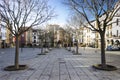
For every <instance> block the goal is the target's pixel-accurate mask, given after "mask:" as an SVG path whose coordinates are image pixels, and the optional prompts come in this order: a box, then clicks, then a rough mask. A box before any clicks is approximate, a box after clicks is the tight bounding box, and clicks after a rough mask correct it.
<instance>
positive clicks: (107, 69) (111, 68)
mask: <svg viewBox="0 0 120 80" xmlns="http://www.w3.org/2000/svg"><path fill="white" fill-rule="evenodd" d="M93 68H95V69H99V70H104V71H114V70H117V67H115V66H112V65H106V67H103V66H102V65H101V64H96V65H93Z"/></svg>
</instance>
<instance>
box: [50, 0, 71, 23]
mask: <svg viewBox="0 0 120 80" xmlns="http://www.w3.org/2000/svg"><path fill="white" fill-rule="evenodd" d="M63 1H64V0H49V5H50V6H52V7H53V8H54V10H55V13H56V14H57V17H55V18H54V19H52V20H51V21H50V22H49V23H52V24H59V25H63V24H65V22H66V20H67V17H68V15H69V10H68V7H67V6H65V5H64V4H63V3H62V2H63Z"/></svg>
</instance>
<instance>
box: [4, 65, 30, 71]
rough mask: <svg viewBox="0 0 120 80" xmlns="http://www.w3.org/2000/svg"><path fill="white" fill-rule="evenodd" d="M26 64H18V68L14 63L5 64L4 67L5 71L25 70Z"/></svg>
mask: <svg viewBox="0 0 120 80" xmlns="http://www.w3.org/2000/svg"><path fill="white" fill-rule="evenodd" d="M27 68H28V66H27V65H19V69H16V68H15V66H14V65H11V66H7V67H5V68H4V70H5V71H18V70H25V69H27Z"/></svg>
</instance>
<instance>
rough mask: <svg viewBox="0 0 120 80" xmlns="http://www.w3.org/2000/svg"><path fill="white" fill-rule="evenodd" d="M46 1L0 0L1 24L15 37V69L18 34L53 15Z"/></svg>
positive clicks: (16, 64) (17, 61) (17, 58)
mask: <svg viewBox="0 0 120 80" xmlns="http://www.w3.org/2000/svg"><path fill="white" fill-rule="evenodd" d="M47 2H48V1H47V0H1V1H0V16H1V18H0V21H1V25H2V26H5V27H6V28H7V29H9V30H10V31H11V33H12V34H13V35H14V36H15V38H16V49H15V69H19V36H20V35H21V34H23V33H24V32H26V31H28V30H29V29H30V28H31V27H34V26H37V25H40V24H42V23H44V22H46V21H48V20H50V19H51V18H52V17H53V16H54V13H53V10H52V9H51V7H50V6H48V4H47Z"/></svg>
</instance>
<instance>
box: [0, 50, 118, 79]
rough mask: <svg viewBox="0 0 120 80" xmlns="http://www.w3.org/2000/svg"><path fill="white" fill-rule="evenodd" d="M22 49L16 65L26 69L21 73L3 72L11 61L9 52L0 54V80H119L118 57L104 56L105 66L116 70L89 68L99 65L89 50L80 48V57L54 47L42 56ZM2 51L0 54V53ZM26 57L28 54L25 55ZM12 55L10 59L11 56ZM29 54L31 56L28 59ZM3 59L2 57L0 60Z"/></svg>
mask: <svg viewBox="0 0 120 80" xmlns="http://www.w3.org/2000/svg"><path fill="white" fill-rule="evenodd" d="M27 50H29V49H26V50H24V51H23V52H25V53H21V56H20V60H21V61H20V63H21V64H27V65H28V66H29V68H28V69H27V70H22V71H4V70H3V68H4V66H6V65H10V64H11V61H6V60H4V59H5V58H7V57H9V56H10V57H9V58H8V60H13V59H12V58H13V55H14V54H13V53H10V54H8V53H7V52H5V53H6V54H0V56H1V57H0V68H1V69H0V80H120V55H118V54H107V55H106V56H107V63H109V64H111V65H115V66H116V67H118V70H116V71H102V70H96V69H93V68H92V67H91V66H92V65H93V64H97V63H100V53H99V50H98V52H95V51H94V50H93V49H86V50H83V48H80V49H79V51H81V53H82V54H81V55H73V54H72V53H71V52H69V51H67V50H65V49H64V48H58V49H57V48H56V49H53V50H52V51H50V52H49V53H47V54H46V55H39V56H38V55H37V54H38V53H39V51H40V50H39V49H35V50H31V49H30V50H29V51H27ZM3 52H4V51H3ZM28 54H29V55H28ZM11 55H12V56H11ZM31 55H32V56H31ZM2 57H4V58H2Z"/></svg>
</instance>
